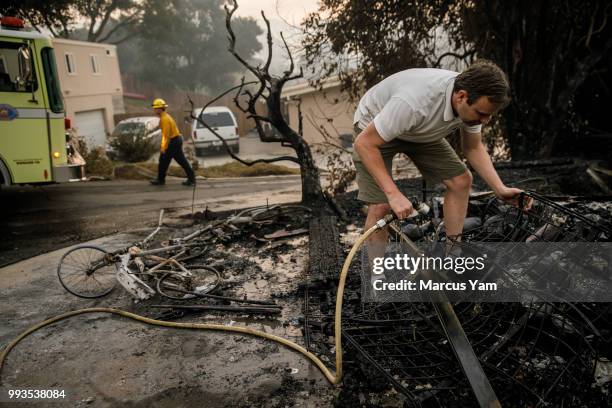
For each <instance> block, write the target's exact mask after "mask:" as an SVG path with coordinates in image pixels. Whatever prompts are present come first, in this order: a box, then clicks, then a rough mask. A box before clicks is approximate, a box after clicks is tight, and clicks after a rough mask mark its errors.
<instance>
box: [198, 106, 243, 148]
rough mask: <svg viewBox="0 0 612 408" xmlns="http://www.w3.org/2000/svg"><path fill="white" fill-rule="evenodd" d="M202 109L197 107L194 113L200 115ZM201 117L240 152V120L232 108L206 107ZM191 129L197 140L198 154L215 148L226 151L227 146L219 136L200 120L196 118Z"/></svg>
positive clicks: (231, 146)
mask: <svg viewBox="0 0 612 408" xmlns="http://www.w3.org/2000/svg"><path fill="white" fill-rule="evenodd" d="M201 111H202V109H196V110H195V111H194V112H193V115H194V116H198V115H200V112H201ZM200 119H201V120H202V121H203V122H205V123H206V124H207V125H208V126H210V127H211V128H212V129H213V130H214V131H216V132H217V133H218V134H219V135H220V136H221V137H222V138H223V139H225V141H226V142H227V144H228V145H229V146H230V149H231V150H232V152H234V153H238V152H239V150H240V140H239V138H238V122H237V121H236V118H235V117H234V114H233V113H232V111H231V110H229V109H228V108H226V107H225V106H215V107H210V108H206V109H205V110H204V112H202V115H201V116H200ZM191 129H192V131H193V140H194V142H195V148H196V155H197V156H201V155H203V154H204V153H205V152H210V151H215V150H218V151H225V147H224V146H223V143H222V142H221V141H220V140H219V138H218V137H217V136H215V135H214V134H213V133H212V132H211V131H210V130H208V129H207V128H206V127H204V125H203V124H201V123H200V122H199V121H198V120H196V119H194V121H193V125H192V127H191Z"/></svg>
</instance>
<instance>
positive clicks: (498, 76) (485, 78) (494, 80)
mask: <svg viewBox="0 0 612 408" xmlns="http://www.w3.org/2000/svg"><path fill="white" fill-rule="evenodd" d="M460 90H465V91H467V93H468V103H469V104H470V105H471V104H473V103H474V102H476V100H477V99H478V98H480V97H481V96H486V97H488V98H489V101H491V103H493V104H495V105H497V106H499V107H502V108H503V107H505V106H506V105H508V103H510V84H509V83H508V78H507V77H506V74H505V73H504V71H502V69H501V68H500V67H498V66H497V65H496V64H495V63H493V62H491V61H489V60H485V59H481V60H478V61H476V62H474V63H473V64H472V65H470V66H469V67H468V68H467V69H466V70H465V71H463V72H462V73H460V74H459V75H457V77H456V78H455V86H454V87H453V92H457V91H460Z"/></svg>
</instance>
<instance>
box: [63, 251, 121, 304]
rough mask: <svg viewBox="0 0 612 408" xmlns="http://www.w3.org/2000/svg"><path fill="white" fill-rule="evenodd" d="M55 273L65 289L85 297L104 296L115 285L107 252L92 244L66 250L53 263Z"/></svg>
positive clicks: (109, 256) (113, 271) (111, 262)
mask: <svg viewBox="0 0 612 408" xmlns="http://www.w3.org/2000/svg"><path fill="white" fill-rule="evenodd" d="M57 276H58V278H59V281H60V283H61V284H62V286H63V287H64V289H66V290H67V291H68V292H70V293H72V294H73V295H75V296H78V297H82V298H88V299H93V298H99V297H102V296H106V295H108V294H109V293H110V292H111V291H112V290H113V289H114V288H115V286H116V285H117V279H116V277H115V265H114V262H113V260H112V256H111V254H109V253H108V252H106V251H105V250H104V249H103V248H100V247H98V246H95V245H82V246H78V247H76V248H72V249H71V250H70V251H68V252H66V253H65V254H64V256H62V259H60V262H59V265H58V266H57Z"/></svg>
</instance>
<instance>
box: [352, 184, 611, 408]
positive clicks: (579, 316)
mask: <svg viewBox="0 0 612 408" xmlns="http://www.w3.org/2000/svg"><path fill="white" fill-rule="evenodd" d="M529 196H530V197H532V198H533V199H534V204H533V208H532V210H530V211H529V212H527V213H524V212H523V211H521V208H520V206H519V209H514V208H512V207H510V206H507V205H505V204H502V203H500V202H499V201H496V200H490V201H489V202H487V203H486V204H485V205H484V206H481V209H482V213H481V214H480V215H481V218H482V220H483V222H482V227H480V228H477V229H476V230H472V231H470V232H469V233H468V234H465V236H464V237H463V239H464V240H465V241H466V242H469V241H473V240H481V239H489V240H492V241H494V242H508V241H511V242H517V241H518V242H521V241H523V242H524V241H527V242H591V241H608V240H610V237H612V234H610V231H609V230H607V229H606V228H604V227H601V226H600V225H597V223H596V221H595V220H593V219H591V218H590V217H589V216H588V215H582V214H579V213H577V212H575V211H571V210H568V209H567V208H564V207H563V206H560V205H558V204H556V203H554V202H552V201H550V200H547V199H546V198H544V197H541V196H538V195H537V194H536V193H529ZM491 217H497V219H496V220H498V225H495V223H493V222H489V223H487V220H488V219H490V218H491ZM494 220H495V219H494ZM491 225H494V228H491ZM349 276H350V277H352V278H353V279H352V280H353V281H352V282H351V281H349V284H348V287H349V288H350V287H351V286H352V288H353V289H356V288H359V285H358V284H356V283H355V282H354V280H355V279H358V276H359V274H358V273H351V274H350V275H349ZM347 292H350V290H348V291H347ZM455 308H456V311H457V314H458V315H459V318H460V320H461V321H462V322H463V326H464V329H465V331H466V333H467V335H468V337H469V339H470V340H471V342H472V345H473V347H474V349H475V350H476V351H477V354H478V355H479V356H480V359H481V363H482V364H483V366H484V367H485V371H486V372H487V375H488V376H489V377H490V379H491V382H492V383H493V385H494V387H495V388H496V389H497V390H500V391H501V390H503V391H504V392H503V393H501V395H502V397H501V398H500V399H501V400H502V404H503V405H504V406H525V405H532V406H542V405H546V404H551V403H552V404H553V405H555V406H556V405H558V404H559V405H561V404H565V405H567V404H571V405H576V404H584V403H588V404H608V403H609V402H610V400H609V397H606V396H605V394H602V393H600V392H599V390H593V389H592V388H591V384H592V382H593V370H594V362H595V361H597V359H598V358H599V357H600V355H599V354H600V353H599V350H601V347H600V345H601V333H600V332H599V330H598V329H597V325H607V326H608V327H610V326H609V324H610V316H611V315H610V307H609V305H605V306H603V309H604V310H601V309H602V305H581V304H578V305H573V304H568V303H561V304H553V303H539V304H532V305H522V304H517V303H514V304H479V303H476V304H474V303H471V304H470V303H461V304H456V305H455ZM355 312H356V310H352V311H351V312H349V313H347V317H345V318H344V322H345V323H344V324H343V334H344V335H345V336H346V338H347V340H348V343H349V344H350V345H351V346H352V347H353V348H354V349H355V350H356V351H358V352H359V353H361V354H363V355H364V356H365V357H366V359H367V360H368V361H369V362H370V363H371V364H372V366H373V367H374V368H376V369H377V370H378V371H379V372H380V373H382V374H383V375H384V376H385V377H387V379H388V380H389V381H390V382H391V383H392V384H393V385H394V386H395V387H396V389H398V391H400V392H402V393H404V394H405V395H406V396H407V397H409V398H410V400H411V401H412V402H413V403H414V404H415V405H421V404H424V405H427V406H436V405H437V406H450V405H451V401H455V403H456V404H458V405H461V406H464V405H463V404H465V403H469V402H468V401H470V400H471V399H470V392H469V388H468V385H467V383H466V382H465V381H462V379H461V376H460V375H457V374H459V368H458V365H457V363H456V362H455V361H454V360H453V359H451V358H449V357H450V356H452V352H451V351H450V348H449V347H448V345H447V343H445V340H446V339H445V338H444V335H443V333H442V332H441V330H440V329H439V327H437V325H436V323H437V322H436V319H435V318H434V317H433V316H434V314H433V308H432V307H431V306H430V305H428V304H423V303H418V304H415V303H408V304H401V305H398V304H393V303H389V304H382V305H378V304H369V305H365V306H362V312H361V313H355ZM445 357H446V358H445ZM554 391H563V392H554ZM498 394H500V393H499V392H498ZM472 402H473V401H472Z"/></svg>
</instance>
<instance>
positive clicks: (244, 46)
mask: <svg viewBox="0 0 612 408" xmlns="http://www.w3.org/2000/svg"><path fill="white" fill-rule="evenodd" d="M224 4H225V1H222V0H152V1H151V4H150V6H149V7H148V8H147V9H146V10H145V13H144V16H143V23H142V32H141V37H140V39H139V40H138V41H139V46H138V48H139V50H138V51H137V52H138V60H139V64H138V65H139V66H138V67H137V72H136V73H137V74H139V75H140V76H141V78H143V79H145V80H148V81H150V82H154V83H156V84H159V85H160V86H163V87H166V88H175V89H187V90H193V89H200V88H202V87H206V88H208V90H209V91H219V90H221V89H224V88H226V87H227V86H228V84H232V83H235V82H236V81H235V78H234V77H235V76H237V75H238V74H239V73H241V72H243V68H242V67H241V66H240V65H239V64H238V63H237V62H236V61H235V59H234V58H233V57H232V55H231V54H230V53H229V52H227V47H228V41H227V32H226V28H225V11H224V10H223V5H224ZM233 25H234V30H235V32H236V35H237V36H238V37H239V38H240V43H239V48H238V50H237V51H238V52H240V54H241V55H243V56H244V57H245V58H247V59H251V58H252V57H253V55H254V54H255V53H256V52H257V51H258V50H260V49H261V44H260V43H259V41H258V40H257V37H258V36H259V35H260V34H262V30H261V28H260V27H259V25H257V23H256V22H255V20H253V19H251V18H235V19H234V21H233Z"/></svg>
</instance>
